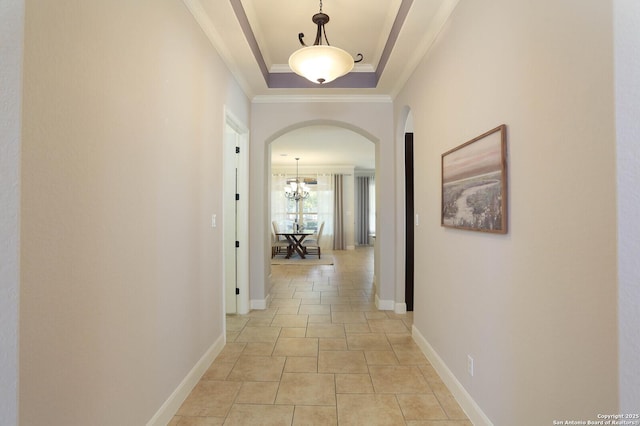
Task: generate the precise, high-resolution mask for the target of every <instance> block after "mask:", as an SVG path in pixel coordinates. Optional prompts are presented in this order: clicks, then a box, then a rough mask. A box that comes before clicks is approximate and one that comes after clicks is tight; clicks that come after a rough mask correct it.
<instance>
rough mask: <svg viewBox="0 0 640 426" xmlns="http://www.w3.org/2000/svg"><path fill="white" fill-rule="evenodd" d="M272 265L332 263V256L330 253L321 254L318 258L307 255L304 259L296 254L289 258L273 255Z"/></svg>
mask: <svg viewBox="0 0 640 426" xmlns="http://www.w3.org/2000/svg"><path fill="white" fill-rule="evenodd" d="M271 264H272V265H298V266H308V265H333V256H331V255H330V254H323V255H322V257H321V258H320V259H318V255H313V254H312V255H308V256H307V257H306V258H305V259H301V258H300V257H299V256H298V255H295V256H294V257H292V258H291V259H285V258H284V257H274V258H273V259H271Z"/></svg>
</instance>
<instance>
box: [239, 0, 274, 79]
mask: <svg viewBox="0 0 640 426" xmlns="http://www.w3.org/2000/svg"><path fill="white" fill-rule="evenodd" d="M231 7H232V8H233V12H234V13H235V14H236V18H238V22H239V23H240V28H242V32H243V33H244V36H245V38H246V39H247V42H248V43H249V48H251V53H253V56H254V57H255V58H256V62H257V63H258V66H259V67H260V72H262V75H263V77H264V80H265V81H266V82H267V85H268V84H269V69H268V68H267V64H266V62H265V61H264V57H263V56H262V51H261V50H260V46H259V45H258V40H256V36H255V34H254V33H253V30H252V29H251V24H249V18H247V13H246V12H245V11H244V7H243V6H242V2H241V1H240V0H231Z"/></svg>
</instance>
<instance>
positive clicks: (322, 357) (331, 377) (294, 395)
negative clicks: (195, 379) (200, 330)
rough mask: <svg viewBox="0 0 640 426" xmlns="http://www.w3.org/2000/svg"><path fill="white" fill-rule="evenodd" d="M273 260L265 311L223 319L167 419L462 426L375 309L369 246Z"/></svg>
mask: <svg viewBox="0 0 640 426" xmlns="http://www.w3.org/2000/svg"><path fill="white" fill-rule="evenodd" d="M327 254H328V255H333V256H334V259H335V262H334V265H316V266H294V265H274V266H273V267H272V276H271V280H270V283H271V285H272V287H271V294H272V296H273V298H272V301H271V304H270V306H269V308H268V309H266V310H263V311H252V312H250V313H249V314H248V315H229V316H227V344H226V345H225V347H224V349H223V350H222V352H221V353H220V355H219V356H218V357H217V358H216V360H215V361H214V362H213V364H211V367H210V368H209V369H208V371H207V372H206V373H205V374H204V376H203V377H202V379H201V380H200V382H199V383H198V384H197V385H196V387H195V388H194V389H193V391H192V392H191V394H190V395H189V397H187V399H186V400H185V402H184V403H183V405H182V407H181V408H180V409H179V410H178V413H177V415H176V416H175V417H174V418H173V420H172V421H171V422H170V423H169V426H209V425H223V424H224V425H243V426H245V425H366V426H375V425H381V426H392V425H432V426H463V425H464V426H471V422H470V421H469V420H468V419H467V417H466V416H465V414H464V412H463V411H462V409H461V408H460V406H459V405H458V403H457V402H456V400H455V399H454V398H453V396H452V395H451V393H450V392H449V390H448V389H447V388H446V386H445V385H444V384H443V383H442V381H441V380H440V377H438V374H437V373H436V372H435V370H434V369H433V367H432V366H431V365H430V364H429V362H428V361H427V359H426V358H425V357H424V355H423V354H422V352H421V351H420V349H419V348H418V346H417V345H416V344H415V343H414V342H413V340H412V338H411V323H412V313H408V314H406V315H397V314H395V313H393V312H391V311H378V310H377V309H376V308H375V305H374V302H373V299H374V292H373V286H372V282H373V251H372V249H371V248H358V249H357V250H350V251H334V252H333V253H327Z"/></svg>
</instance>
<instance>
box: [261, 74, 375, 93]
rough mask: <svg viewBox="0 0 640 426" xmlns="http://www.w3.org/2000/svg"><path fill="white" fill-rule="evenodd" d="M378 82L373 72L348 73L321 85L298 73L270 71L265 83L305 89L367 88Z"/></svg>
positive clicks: (271, 85)
mask: <svg viewBox="0 0 640 426" xmlns="http://www.w3.org/2000/svg"><path fill="white" fill-rule="evenodd" d="M377 84H378V76H377V75H376V73H374V72H357V73H349V74H346V75H344V76H342V77H340V78H337V79H335V80H333V81H330V82H329V83H324V84H322V85H320V84H315V83H312V82H311V81H309V80H307V79H306V78H304V77H301V76H299V75H298V74H295V73H292V72H288V73H270V74H269V77H268V80H267V85H268V86H269V87H270V88H272V89H287V88H291V87H298V88H306V89H320V90H322V89H327V88H334V89H336V88H337V89H351V88H358V89H369V88H373V87H376V85H377Z"/></svg>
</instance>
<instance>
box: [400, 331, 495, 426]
mask: <svg viewBox="0 0 640 426" xmlns="http://www.w3.org/2000/svg"><path fill="white" fill-rule="evenodd" d="M411 335H412V337H413V340H414V341H415V342H416V344H417V345H418V346H419V347H420V350H422V353H423V354H424V356H426V357H427V359H428V360H429V362H430V363H431V365H432V366H433V368H435V370H436V372H437V373H438V375H439V376H440V378H441V379H442V381H443V382H444V384H445V385H447V388H448V389H449V390H450V391H451V393H452V394H453V396H454V397H455V399H456V401H458V404H460V407H461V408H462V409H463V410H464V412H465V413H466V414H467V417H469V420H471V423H473V424H474V425H475V426H493V423H492V422H491V420H489V418H488V417H487V415H486V414H484V412H483V411H482V409H481V408H480V406H478V404H477V403H476V402H475V401H474V400H473V398H472V397H471V395H469V392H467V390H466V389H465V388H464V387H463V386H462V384H461V383H460V382H459V381H458V379H456V376H454V375H453V373H452V372H451V370H450V369H449V367H447V364H445V363H444V361H443V360H442V358H440V356H439V355H438V353H437V352H436V351H435V350H434V349H433V347H432V346H431V345H430V344H429V342H427V339H425V338H424V336H423V335H422V334H421V333H420V331H418V329H417V328H416V327H415V325H414V326H412V327H411Z"/></svg>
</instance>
